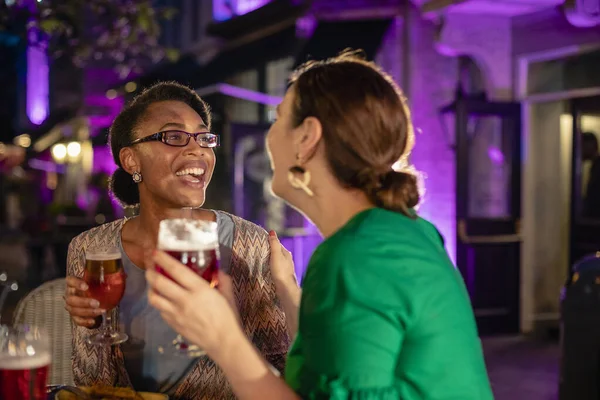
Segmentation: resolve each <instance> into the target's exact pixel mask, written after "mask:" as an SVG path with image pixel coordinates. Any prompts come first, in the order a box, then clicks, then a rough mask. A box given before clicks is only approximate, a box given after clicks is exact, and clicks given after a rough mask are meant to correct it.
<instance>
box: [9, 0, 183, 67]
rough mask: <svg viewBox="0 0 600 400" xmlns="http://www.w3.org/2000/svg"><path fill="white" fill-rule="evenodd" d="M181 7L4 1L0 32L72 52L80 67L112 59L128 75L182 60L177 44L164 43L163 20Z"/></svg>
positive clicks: (55, 51) (112, 1)
mask: <svg viewBox="0 0 600 400" xmlns="http://www.w3.org/2000/svg"><path fill="white" fill-rule="evenodd" d="M177 12H178V10H176V9H174V8H172V7H154V6H153V2H152V1H151V0H11V1H6V0H0V31H5V32H8V33H11V34H15V35H18V36H20V37H21V38H22V42H23V43H26V42H27V43H29V44H34V45H39V46H44V47H47V49H48V53H49V54H50V55H51V56H54V57H61V56H65V55H66V56H68V57H71V59H72V60H73V62H74V64H75V65H77V66H81V67H83V66H86V65H90V64H97V63H100V62H102V63H104V64H106V63H111V64H113V65H114V66H115V68H117V70H118V71H119V73H120V75H121V76H122V77H123V78H124V77H126V76H127V75H128V74H129V73H130V72H131V71H132V70H136V71H137V72H141V70H143V69H144V67H146V66H149V65H151V64H155V63H157V62H160V61H161V60H163V59H168V60H170V61H174V60H177V58H178V57H179V51H178V50H177V49H173V48H165V47H164V46H162V45H161V44H160V43H159V38H160V35H161V23H162V22H163V21H167V20H171V19H172V18H173V17H175V15H176V14H177Z"/></svg>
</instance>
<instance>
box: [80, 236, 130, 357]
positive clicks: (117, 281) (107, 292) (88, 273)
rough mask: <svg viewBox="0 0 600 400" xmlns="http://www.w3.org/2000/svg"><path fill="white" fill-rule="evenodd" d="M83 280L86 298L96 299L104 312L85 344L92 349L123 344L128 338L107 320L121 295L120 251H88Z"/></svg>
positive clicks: (121, 266) (123, 282) (122, 290)
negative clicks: (98, 324) (86, 288)
mask: <svg viewBox="0 0 600 400" xmlns="http://www.w3.org/2000/svg"><path fill="white" fill-rule="evenodd" d="M83 280H84V281H85V283H87V285H88V290H87V293H88V297H90V298H92V299H95V300H98V302H99V303H100V308H101V309H103V310H104V312H103V313H102V325H101V327H100V330H99V332H98V333H95V334H92V335H90V336H88V338H87V342H88V343H89V344H91V345H95V346H112V345H114V344H119V343H123V342H124V341H126V340H127V339H128V336H127V335H126V334H124V333H122V332H118V331H116V330H115V329H114V328H113V327H112V323H111V318H110V311H111V310H112V309H113V308H115V307H116V306H118V305H119V302H120V301H121V299H122V298H123V294H124V293H125V280H126V276H125V273H124V272H123V263H122V261H121V251H120V250H119V249H117V248H114V249H104V248H103V249H88V250H87V251H86V253H85V272H84V273H83Z"/></svg>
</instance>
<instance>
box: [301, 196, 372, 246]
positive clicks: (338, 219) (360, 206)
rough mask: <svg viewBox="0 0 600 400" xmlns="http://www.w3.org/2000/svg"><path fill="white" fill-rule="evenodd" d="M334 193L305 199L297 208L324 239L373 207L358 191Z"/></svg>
mask: <svg viewBox="0 0 600 400" xmlns="http://www.w3.org/2000/svg"><path fill="white" fill-rule="evenodd" d="M336 192H337V193H328V194H322V195H321V196H315V197H312V198H307V199H305V201H304V204H303V205H302V206H301V207H299V208H300V210H302V212H303V213H304V214H305V215H306V217H307V218H308V219H310V220H311V221H312V222H313V223H314V224H315V225H316V227H317V229H318V230H319V232H321V235H323V237H324V238H328V237H329V236H331V235H333V234H334V233H335V232H337V231H338V230H339V229H340V228H342V227H343V226H344V225H346V224H347V223H348V221H350V220H351V219H352V217H354V216H355V215H356V214H358V213H360V212H362V211H365V210H368V209H370V208H373V207H374V205H373V203H371V202H370V201H369V200H367V198H366V196H365V195H364V193H362V192H360V191H353V190H346V189H340V190H337V191H336ZM331 199H336V200H335V201H332V200H331Z"/></svg>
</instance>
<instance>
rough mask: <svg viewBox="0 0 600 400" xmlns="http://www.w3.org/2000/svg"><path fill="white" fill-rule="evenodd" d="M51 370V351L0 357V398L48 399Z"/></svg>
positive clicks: (20, 399) (22, 399)
mask: <svg viewBox="0 0 600 400" xmlns="http://www.w3.org/2000/svg"><path fill="white" fill-rule="evenodd" d="M9 358H10V359H9ZM49 370H50V354H49V353H48V354H45V355H44V354H42V355H40V356H37V357H7V358H4V359H3V358H0V399H7V400H8V399H19V400H46V381H47V379H48V372H49Z"/></svg>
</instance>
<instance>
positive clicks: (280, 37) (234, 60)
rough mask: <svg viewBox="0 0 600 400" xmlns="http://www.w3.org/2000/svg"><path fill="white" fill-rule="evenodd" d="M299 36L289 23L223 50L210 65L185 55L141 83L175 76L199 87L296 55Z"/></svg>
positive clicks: (150, 83) (298, 46) (147, 76)
mask: <svg viewBox="0 0 600 400" xmlns="http://www.w3.org/2000/svg"><path fill="white" fill-rule="evenodd" d="M301 44H302V42H301V40H299V39H297V38H296V27H295V26H289V27H287V28H284V29H283V30H281V31H279V32H276V33H273V34H271V35H268V36H265V37H262V38H259V39H257V40H255V41H253V42H250V43H246V44H243V45H240V46H238V47H235V48H232V49H230V50H225V51H222V52H221V53H219V54H218V55H217V56H216V57H215V58H214V59H213V60H212V61H211V62H209V63H208V64H207V65H204V66H201V65H199V64H198V62H197V61H196V59H195V57H194V56H192V55H186V56H183V57H182V58H181V59H180V60H179V61H178V62H176V63H174V64H168V65H165V66H163V67H161V68H160V69H158V70H156V71H155V72H152V73H150V74H148V75H146V76H144V77H142V78H141V79H140V80H139V81H138V82H139V84H138V87H140V88H142V87H146V86H149V85H152V84H154V83H156V82H159V81H170V80H174V81H177V82H180V83H182V84H185V85H188V86H191V87H194V88H199V87H204V86H209V85H212V84H215V83H219V82H223V81H225V80H226V79H227V78H229V77H231V76H233V75H235V74H236V73H238V72H242V71H247V70H250V69H254V68H257V67H259V66H260V65H262V64H264V63H266V62H269V61H272V60H278V59H281V58H284V57H288V56H293V55H294V54H296V53H297V52H298V51H299V49H300V47H301Z"/></svg>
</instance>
